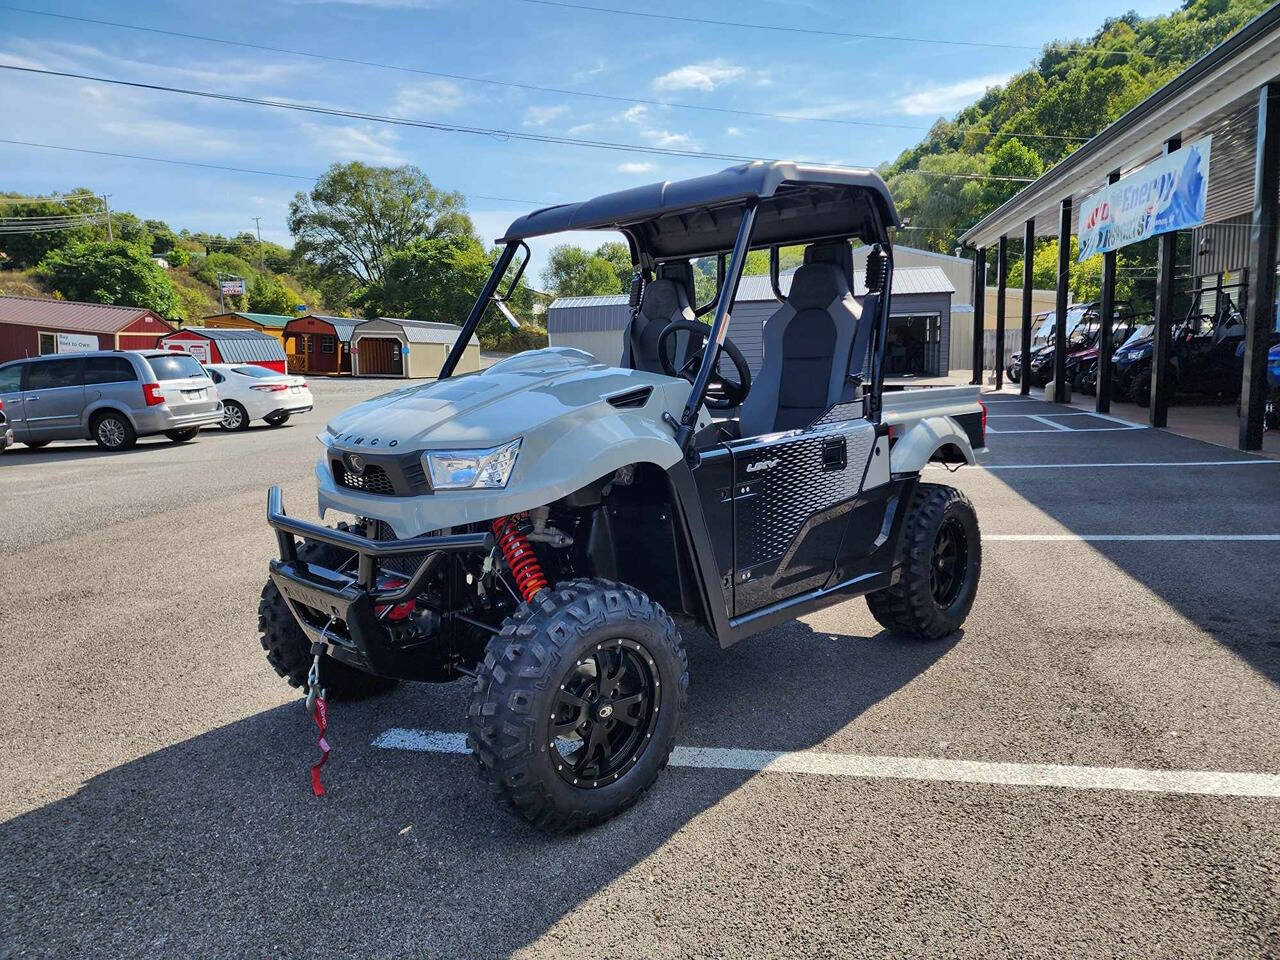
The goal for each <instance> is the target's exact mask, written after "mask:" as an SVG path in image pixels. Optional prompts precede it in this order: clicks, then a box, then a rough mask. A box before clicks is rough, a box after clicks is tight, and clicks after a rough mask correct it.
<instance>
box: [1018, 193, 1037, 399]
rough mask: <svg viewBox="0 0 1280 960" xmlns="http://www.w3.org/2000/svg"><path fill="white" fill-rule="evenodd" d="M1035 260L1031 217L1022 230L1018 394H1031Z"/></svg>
mask: <svg viewBox="0 0 1280 960" xmlns="http://www.w3.org/2000/svg"><path fill="white" fill-rule="evenodd" d="M1035 260H1036V219H1035V217H1032V218H1031V219H1030V220H1028V221H1027V223H1026V226H1025V227H1023V228H1022V377H1021V382H1020V383H1019V389H1018V392H1019V393H1021V394H1022V395H1023V396H1024V397H1026V396H1030V394H1031V381H1030V380H1028V379H1027V364H1028V363H1030V361H1031V281H1032V276H1031V274H1032V272H1033V271H1034V269H1035Z"/></svg>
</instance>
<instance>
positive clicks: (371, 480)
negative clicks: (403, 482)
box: [333, 460, 396, 496]
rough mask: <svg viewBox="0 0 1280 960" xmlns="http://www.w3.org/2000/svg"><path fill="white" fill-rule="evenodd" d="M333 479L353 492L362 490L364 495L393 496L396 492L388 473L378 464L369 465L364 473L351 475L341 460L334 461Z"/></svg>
mask: <svg viewBox="0 0 1280 960" xmlns="http://www.w3.org/2000/svg"><path fill="white" fill-rule="evenodd" d="M333 479H334V481H335V482H337V484H338V485H339V486H343V487H348V488H349V489H351V490H360V491H363V492H364V493H378V494H382V495H383V496H391V495H392V494H394V493H395V492H396V490H395V487H394V486H393V485H392V483H391V478H390V477H389V476H387V471H385V470H383V469H382V467H380V466H378V465H377V464H376V463H371V464H368V465H367V466H366V467H365V468H364V472H363V473H350V472H348V471H347V468H346V465H345V464H343V462H342V461H341V460H335V461H333Z"/></svg>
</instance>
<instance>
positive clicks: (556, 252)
mask: <svg viewBox="0 0 1280 960" xmlns="http://www.w3.org/2000/svg"><path fill="white" fill-rule="evenodd" d="M630 279H631V271H630V261H629V260H628V270H627V282H628V283H630ZM542 284H543V287H544V288H545V289H546V290H547V291H548V292H550V293H553V294H555V295H556V296H557V297H599V296H608V295H611V294H618V293H621V292H622V285H621V280H620V278H619V276H618V272H617V270H616V269H615V264H613V263H611V262H610V261H609V260H607V259H605V258H604V257H601V256H598V255H597V254H594V253H588V252H587V251H586V250H583V249H582V248H581V247H575V246H574V245H573V244H570V243H562V244H560V245H558V246H555V247H552V248H551V253H550V255H549V256H548V258H547V266H546V268H545V269H543V271H542Z"/></svg>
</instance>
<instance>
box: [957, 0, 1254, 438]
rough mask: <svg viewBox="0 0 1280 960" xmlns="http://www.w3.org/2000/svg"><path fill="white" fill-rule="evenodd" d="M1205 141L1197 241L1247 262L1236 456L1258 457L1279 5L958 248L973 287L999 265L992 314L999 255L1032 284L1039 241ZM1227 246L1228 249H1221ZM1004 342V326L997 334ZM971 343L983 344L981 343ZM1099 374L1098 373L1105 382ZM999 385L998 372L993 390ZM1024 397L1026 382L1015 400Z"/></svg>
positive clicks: (1161, 287)
mask: <svg viewBox="0 0 1280 960" xmlns="http://www.w3.org/2000/svg"><path fill="white" fill-rule="evenodd" d="M1209 134H1212V135H1213V155H1212V161H1211V164H1210V174H1209V181H1208V194H1207V198H1206V209H1205V224H1206V228H1205V229H1206V230H1212V229H1213V225H1221V226H1220V227H1219V229H1220V231H1221V230H1229V229H1230V227H1229V226H1227V225H1229V224H1231V223H1233V222H1234V223H1235V224H1236V225H1237V226H1236V229H1237V230H1240V231H1243V230H1244V229H1245V228H1244V227H1243V224H1244V223H1248V225H1249V226H1248V228H1247V233H1248V237H1249V239H1248V242H1247V244H1245V243H1243V242H1239V243H1237V244H1235V246H1236V247H1237V249H1239V250H1241V252H1242V254H1243V255H1244V256H1245V258H1246V262H1245V263H1242V264H1239V265H1238V266H1239V267H1243V268H1244V269H1245V271H1246V273H1247V278H1248V289H1247V297H1246V299H1247V307H1246V334H1245V355H1244V359H1245V362H1244V378H1243V383H1242V396H1241V416H1240V423H1239V436H1238V441H1239V446H1240V448H1241V449H1243V450H1258V449H1261V447H1262V433H1263V416H1264V412H1265V407H1266V400H1267V397H1266V394H1267V376H1266V362H1267V350H1268V346H1269V338H1270V334H1271V332H1272V331H1273V330H1274V328H1275V313H1274V311H1275V303H1276V269H1277V257H1276V245H1277V239H1276V234H1277V227H1276V222H1277V207H1278V206H1280V5H1276V6H1273V7H1271V8H1270V9H1268V10H1267V11H1266V12H1265V13H1263V14H1261V15H1260V16H1259V17H1257V18H1256V19H1255V20H1253V21H1252V22H1250V23H1249V24H1247V25H1246V26H1244V27H1243V28H1242V29H1241V30H1239V31H1238V32H1237V33H1235V34H1234V35H1232V36H1231V37H1229V38H1228V39H1227V40H1225V41H1223V42H1222V43H1221V44H1219V45H1218V46H1217V47H1215V48H1214V49H1213V50H1212V51H1210V52H1209V53H1208V54H1206V55H1205V56H1204V57H1202V58H1200V59H1199V60H1197V61H1196V62H1195V63H1194V64H1192V65H1191V66H1190V67H1188V68H1187V69H1186V70H1185V71H1183V72H1182V73H1181V74H1179V75H1178V76H1177V77H1175V78H1174V79H1173V80H1171V81H1169V82H1168V83H1167V84H1165V85H1164V86H1163V87H1161V88H1160V89H1159V90H1157V91H1156V92H1155V93H1154V94H1152V95H1151V96H1150V97H1148V98H1147V99H1146V100H1145V101H1143V102H1142V103H1140V104H1139V105H1138V106H1136V107H1134V108H1133V109H1132V110H1130V111H1129V112H1128V113H1126V114H1125V115H1124V116H1122V117H1121V118H1120V119H1119V120H1117V121H1116V122H1115V123H1113V124H1111V125H1110V126H1109V127H1107V128H1106V129H1105V130H1103V131H1102V132H1101V133H1099V134H1098V135H1097V136H1095V137H1094V138H1093V139H1092V140H1090V141H1089V142H1088V143H1086V144H1084V145H1083V146H1081V147H1080V148H1079V149H1078V150H1076V151H1075V152H1074V153H1072V154H1071V155H1070V156H1068V157H1067V158H1066V159H1064V160H1063V161H1062V162H1060V163H1059V164H1058V165H1057V166H1055V167H1054V168H1053V169H1051V170H1050V171H1049V172H1048V173H1046V174H1044V176H1042V177H1040V179H1039V180H1037V181H1035V182H1034V183H1032V184H1030V185H1029V186H1027V187H1026V188H1025V189H1024V190H1022V191H1021V192H1020V193H1018V194H1017V195H1016V196H1014V197H1013V198H1012V199H1010V200H1008V201H1006V202H1005V203H1004V204H1003V205H1001V206H1000V207H999V208H998V209H996V210H995V211H993V212H992V213H991V214H990V215H988V216H987V217H985V218H984V219H983V220H982V221H980V222H979V223H977V224H975V225H974V226H973V227H971V228H970V229H969V230H967V231H966V232H965V233H964V234H963V235H962V237H961V241H962V242H963V243H964V244H965V245H966V246H969V247H971V248H973V249H974V250H975V252H976V260H977V269H976V270H975V274H974V276H975V283H979V282H981V281H982V278H985V273H986V261H987V254H988V251H990V250H991V249H992V248H993V247H994V248H995V249H994V253H995V260H996V275H997V285H998V287H999V288H1000V294H1001V295H1000V298H999V300H998V304H1003V301H1004V292H1005V289H1006V277H1007V263H1008V256H1007V251H1008V243H1009V240H1010V239H1011V238H1012V239H1014V240H1018V239H1021V240H1022V242H1023V250H1024V256H1025V257H1026V258H1027V263H1026V268H1025V269H1024V272H1023V277H1024V282H1025V283H1026V284H1028V285H1029V284H1030V282H1031V275H1032V271H1031V263H1030V259H1031V255H1032V252H1033V250H1034V240H1035V238H1037V237H1049V236H1054V237H1068V236H1070V235H1071V234H1072V233H1074V232H1075V223H1074V220H1075V218H1074V216H1073V210H1075V209H1076V208H1077V205H1078V204H1079V203H1080V202H1081V201H1083V200H1085V199H1086V198H1088V197H1090V196H1091V195H1092V194H1094V193H1096V192H1097V191H1098V190H1100V189H1101V188H1102V187H1104V186H1105V185H1107V184H1108V183H1114V182H1116V181H1117V180H1119V179H1120V178H1121V177H1123V176H1126V175H1128V174H1131V173H1134V172H1136V171H1139V170H1141V169H1142V168H1143V167H1145V166H1147V165H1148V164H1150V163H1151V162H1152V161H1153V160H1156V159H1157V158H1159V157H1160V156H1162V155H1163V154H1165V153H1169V152H1172V151H1173V150H1176V149H1178V148H1179V147H1180V146H1182V145H1183V144H1191V143H1192V142H1194V141H1196V140H1198V139H1200V138H1202V137H1204V136H1206V135H1209ZM1175 240H1176V234H1175V233H1166V234H1162V235H1160V236H1159V238H1158V241H1157V242H1158V243H1159V258H1158V268H1157V277H1156V287H1155V289H1156V296H1155V329H1156V333H1155V337H1154V349H1153V361H1152V363H1153V366H1152V371H1153V379H1152V391H1151V405H1150V422H1151V425H1152V426H1155V427H1165V426H1167V425H1168V406H1169V396H1168V379H1169V369H1170V367H1169V354H1170V338H1171V335H1172V327H1173V320H1174V316H1173V303H1172V300H1173V267H1174V264H1173V260H1174V252H1175V247H1174V243H1175ZM1224 245H1225V244H1224ZM1070 269H1071V263H1070V245H1069V244H1067V243H1062V244H1059V250H1058V283H1057V317H1058V322H1059V329H1058V332H1057V343H1058V349H1057V351H1056V355H1055V361H1054V368H1055V371H1056V372H1057V374H1058V376H1056V377H1055V380H1056V390H1055V394H1054V399H1055V400H1056V401H1058V402H1063V401H1064V400H1065V399H1066V390H1065V386H1066V385H1065V383H1064V380H1063V377H1062V375H1061V374H1062V372H1063V371H1064V370H1065V365H1066V348H1065V341H1066V337H1065V334H1064V331H1063V329H1062V324H1063V323H1064V322H1065V313H1066V305H1067V294H1068V288H1069V279H1070ZM1115 281H1116V256H1115V253H1114V252H1113V253H1107V254H1104V260H1103V272H1102V302H1103V310H1102V313H1103V319H1102V335H1101V341H1102V346H1101V352H1100V356H1101V357H1102V358H1103V359H1102V360H1100V363H1104V364H1105V363H1108V362H1109V360H1110V357H1111V348H1112V346H1113V345H1112V344H1111V337H1110V333H1111V321H1112V305H1113V303H1114V299H1115ZM1023 304H1024V306H1023V314H1022V318H1021V321H1022V331H1021V334H1022V345H1023V350H1024V352H1025V351H1027V350H1028V349H1029V347H1030V339H1031V313H1030V309H1029V300H1028V299H1027V298H1024V300H1023ZM974 307H975V314H974V321H973V322H974V328H975V331H980V330H981V329H982V325H983V323H984V320H985V318H984V310H983V300H982V298H980V297H975V299H974ZM998 329H999V330H1000V333H999V334H998V335H997V336H998V337H1002V336H1003V324H998ZM978 339H980V337H979V338H978ZM982 366H983V361H982V356H981V354H980V353H978V352H977V351H975V356H974V382H975V383H978V382H981V378H982ZM1104 372H1105V371H1104ZM999 376H1000V374H999V372H997V378H999ZM1098 380H1099V383H1098V399H1097V409H1098V411H1099V412H1100V413H1106V412H1108V411H1109V409H1110V403H1111V396H1110V390H1109V386H1110V382H1109V378H1107V377H1105V376H1101V375H1100V376H1099V378H1098ZM1028 388H1029V385H1028V384H1027V383H1026V381H1025V379H1024V381H1023V388H1022V392H1023V393H1026V392H1027V390H1028Z"/></svg>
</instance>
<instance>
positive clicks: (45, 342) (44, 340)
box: [40, 333, 58, 356]
mask: <svg viewBox="0 0 1280 960" xmlns="http://www.w3.org/2000/svg"><path fill="white" fill-rule="evenodd" d="M57 352H58V341H57V339H56V338H55V337H54V335H53V334H52V333H42V334H40V355H41V356H44V355H45V354H46V353H57Z"/></svg>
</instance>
